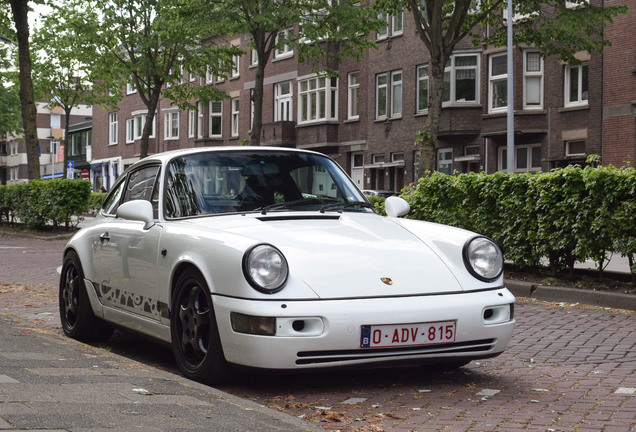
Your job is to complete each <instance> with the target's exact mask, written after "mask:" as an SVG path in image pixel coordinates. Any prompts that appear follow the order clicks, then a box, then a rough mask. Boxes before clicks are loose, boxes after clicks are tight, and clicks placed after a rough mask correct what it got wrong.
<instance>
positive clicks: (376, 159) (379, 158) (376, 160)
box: [371, 154, 386, 165]
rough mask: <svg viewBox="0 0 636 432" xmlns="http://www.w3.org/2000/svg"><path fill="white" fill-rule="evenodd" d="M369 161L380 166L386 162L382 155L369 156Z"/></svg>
mask: <svg viewBox="0 0 636 432" xmlns="http://www.w3.org/2000/svg"><path fill="white" fill-rule="evenodd" d="M371 161H372V162H373V164H374V165H375V164H381V163H384V162H386V157H385V156H384V155H383V154H374V155H372V156H371Z"/></svg>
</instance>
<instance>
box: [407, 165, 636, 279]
mask: <svg viewBox="0 0 636 432" xmlns="http://www.w3.org/2000/svg"><path fill="white" fill-rule="evenodd" d="M401 196H402V197H403V198H404V199H406V200H407V201H408V202H409V204H410V205H411V213H410V214H409V216H408V217H410V218H413V219H420V220H428V221H433V222H438V223H443V224H448V225H453V226H458V227H462V228H466V229H469V230H472V231H476V232H479V233H482V234H484V235H486V236H488V237H490V238H492V239H493V240H494V241H495V242H496V243H497V244H499V245H500V247H501V249H502V251H503V252H504V255H505V257H506V259H507V260H509V261H512V262H514V263H515V264H516V265H519V266H534V265H538V264H540V262H541V260H542V259H547V260H548V263H549V266H550V269H551V270H552V272H553V273H556V272H558V271H560V270H564V269H569V270H570V271H571V270H572V268H573V266H574V263H575V262H582V261H586V260H588V259H592V260H594V261H595V262H596V263H597V268H598V269H599V271H601V276H602V270H603V267H604V266H605V265H606V264H607V258H608V257H610V256H611V254H612V253H618V254H621V255H622V256H626V257H628V259H629V263H630V266H631V267H632V272H633V273H634V270H635V269H634V267H635V266H634V256H635V255H636V170H634V169H633V168H623V169H617V168H614V167H611V166H610V167H599V168H591V167H586V168H581V167H579V166H571V167H568V168H564V169H557V170H553V171H551V172H548V173H537V174H514V175H509V174H506V173H501V172H499V173H495V174H484V173H479V174H476V173H471V174H460V175H456V176H449V175H444V174H440V173H433V174H431V175H430V176H428V177H424V178H422V179H420V181H419V183H418V184H417V185H416V186H413V187H408V188H405V189H404V190H403V191H402V195H401Z"/></svg>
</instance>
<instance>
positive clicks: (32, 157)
mask: <svg viewBox="0 0 636 432" xmlns="http://www.w3.org/2000/svg"><path fill="white" fill-rule="evenodd" d="M8 3H9V5H10V6H11V21H12V22H13V25H14V26H15V34H13V35H10V36H9V37H8V38H7V39H9V40H17V45H18V67H19V70H20V72H19V83H20V90H19V97H20V108H21V117H22V128H23V130H24V141H25V143H26V149H27V165H28V171H29V179H30V180H32V179H37V178H40V154H39V142H38V134H37V124H36V118H37V109H36V107H35V100H34V97H33V80H32V78H31V51H30V47H29V21H28V13H29V2H28V1H25V0H9V1H8ZM36 3H37V2H36ZM6 4H7V1H6V0H3V1H2V5H3V6H5V7H6ZM6 22H7V21H6V17H5V18H3V20H2V24H4V26H3V30H4V31H5V32H6V31H8V29H6ZM12 36H15V37H12Z"/></svg>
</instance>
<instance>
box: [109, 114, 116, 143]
mask: <svg viewBox="0 0 636 432" xmlns="http://www.w3.org/2000/svg"><path fill="white" fill-rule="evenodd" d="M117 129H118V128H117V113H116V112H112V113H109V114H108V145H114V144H117Z"/></svg>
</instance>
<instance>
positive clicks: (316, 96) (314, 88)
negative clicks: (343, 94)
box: [298, 77, 338, 124]
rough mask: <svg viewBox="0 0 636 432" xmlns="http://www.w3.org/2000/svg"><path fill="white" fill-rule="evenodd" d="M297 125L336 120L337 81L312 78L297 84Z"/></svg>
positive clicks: (335, 79)
mask: <svg viewBox="0 0 636 432" xmlns="http://www.w3.org/2000/svg"><path fill="white" fill-rule="evenodd" d="M299 88H300V90H299V99H300V107H299V108H298V109H299V116H300V121H299V123H301V124H302V123H311V122H315V121H324V120H337V119H338V79H337V78H324V77H314V78H309V79H305V80H302V81H300V82H299Z"/></svg>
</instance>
